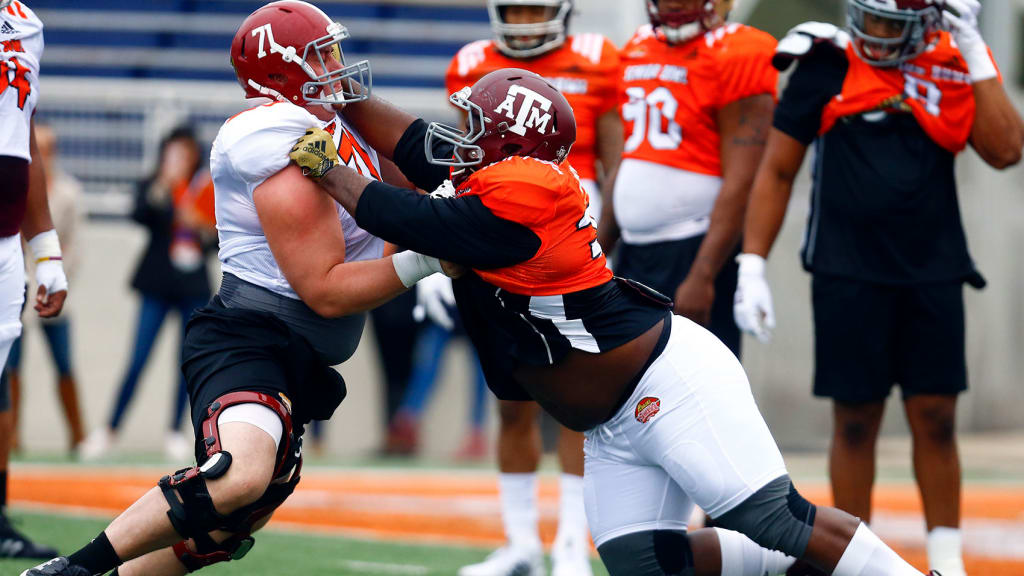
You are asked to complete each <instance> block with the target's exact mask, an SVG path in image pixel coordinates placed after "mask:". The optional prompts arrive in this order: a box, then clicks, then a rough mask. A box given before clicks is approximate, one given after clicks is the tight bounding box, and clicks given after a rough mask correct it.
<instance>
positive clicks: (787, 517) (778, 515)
mask: <svg viewBox="0 0 1024 576" xmlns="http://www.w3.org/2000/svg"><path fill="white" fill-rule="evenodd" d="M816 511H817V509H816V508H815V506H814V504H811V503H810V502H808V501H807V500H805V499H804V497H803V496H801V495H800V493H799V492H797V491H796V488H794V487H793V482H792V481H791V480H790V478H789V476H788V475H786V476H781V477H779V478H776V479H775V480H773V481H771V482H769V483H768V484H767V485H766V486H765V487H764V488H761V489H760V490H758V491H757V492H755V493H754V494H752V495H751V496H750V497H749V498H747V499H746V500H744V501H743V502H741V503H740V504H739V505H737V506H736V507H735V508H733V509H732V510H729V511H728V512H726V513H724V514H720V515H719V516H717V517H716V518H715V522H716V525H717V526H720V527H722V528H727V529H729V530H735V531H736V532H741V533H743V534H745V535H746V536H747V537H748V538H750V539H751V540H753V541H754V542H756V543H758V544H759V545H761V546H763V547H765V548H768V549H771V550H779V551H781V552H784V553H786V554H788V555H790V556H793V557H795V558H801V557H803V555H804V552H805V551H806V550H807V543H808V541H810V539H811V531H812V530H813V529H814V516H815V513H816Z"/></svg>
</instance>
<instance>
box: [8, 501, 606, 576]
mask: <svg viewBox="0 0 1024 576" xmlns="http://www.w3.org/2000/svg"><path fill="white" fill-rule="evenodd" d="M11 517H12V519H13V520H14V522H15V525H16V526H17V527H18V529H20V530H22V531H23V532H25V533H26V534H29V535H30V536H31V537H32V538H33V539H35V540H38V541H39V542H41V543H42V542H45V543H46V544H51V545H54V546H57V548H58V549H60V551H61V553H64V554H67V553H70V552H72V551H74V550H75V549H76V548H77V547H78V546H80V545H81V544H82V543H84V542H87V541H88V540H89V539H90V538H92V537H93V536H95V535H96V534H98V533H99V532H100V530H102V529H103V528H104V527H105V526H106V523H105V522H103V521H102V520H95V519H85V518H77V517H61V516H53V515H48V514H37V513H27V512H19V511H17V510H15V511H12V513H11ZM256 542H257V544H256V547H255V548H253V550H252V552H250V553H249V555H248V556H246V557H245V559H243V560H241V561H238V562H230V563H226V564H220V565H217V566H213V567H211V568H207V569H205V570H203V571H202V574H210V575H213V576H216V575H218V574H219V575H221V576H271V575H273V576H283V575H288V576H294V575H331V576H367V575H380V576H442V575H452V574H455V572H456V571H457V570H458V569H459V567H460V566H463V565H465V564H469V563H471V562H475V561H478V560H480V559H482V558H483V557H484V556H486V555H487V552H488V551H487V550H484V549H480V548H450V547H438V546H420V545H409V544H394V543H383V542H368V541H362V540H351V539H347V538H335V537H331V536H319V535H317V536H312V535H305V534H296V533H290V532H276V531H273V530H268V531H265V532H260V533H259V534H257V535H256ZM37 563H38V562H37V561H15V560H0V576H9V575H13V576H17V575H18V574H20V573H21V571H22V570H25V569H26V568H30V567H32V566H34V565H35V564H37ZM593 565H594V574H595V575H607V574H608V573H607V572H606V571H605V570H604V568H603V567H602V566H601V565H600V562H597V561H594V562H593Z"/></svg>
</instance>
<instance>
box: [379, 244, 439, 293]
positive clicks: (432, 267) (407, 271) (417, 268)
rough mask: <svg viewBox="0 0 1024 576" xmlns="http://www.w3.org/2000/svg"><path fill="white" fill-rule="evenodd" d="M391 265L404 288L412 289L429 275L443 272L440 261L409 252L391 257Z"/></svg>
mask: <svg viewBox="0 0 1024 576" xmlns="http://www.w3.org/2000/svg"><path fill="white" fill-rule="evenodd" d="M391 264H392V265H393V266H394V267H395V273H396V274H398V279H399V280H401V281H402V285H404V286H405V287H406V288H412V287H413V286H415V285H416V283H417V282H419V281H420V280H423V279H424V278H426V277H427V276H430V275H431V274H435V273H437V272H443V270H442V269H441V261H440V260H438V259H437V258H434V257H432V256H424V255H423V254H420V253H418V252H413V251H411V250H407V251H405V252H399V253H398V254H395V255H394V256H392V257H391Z"/></svg>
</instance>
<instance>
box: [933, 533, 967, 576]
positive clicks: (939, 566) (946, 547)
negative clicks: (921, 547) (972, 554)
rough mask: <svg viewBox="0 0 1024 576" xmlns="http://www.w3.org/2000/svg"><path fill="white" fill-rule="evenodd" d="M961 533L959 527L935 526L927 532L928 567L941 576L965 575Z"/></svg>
mask: <svg viewBox="0 0 1024 576" xmlns="http://www.w3.org/2000/svg"><path fill="white" fill-rule="evenodd" d="M963 548H964V544H963V535H962V534H961V532H960V529H959V528H948V527H946V526H937V527H935V528H933V529H932V531H931V532H929V533H928V568H930V569H932V570H935V571H936V572H941V573H942V576H965V575H966V574H967V571H966V570H965V569H964V552H963Z"/></svg>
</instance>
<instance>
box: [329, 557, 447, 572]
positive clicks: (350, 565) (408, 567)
mask: <svg viewBox="0 0 1024 576" xmlns="http://www.w3.org/2000/svg"><path fill="white" fill-rule="evenodd" d="M338 566H339V567H341V568H345V569H346V570H351V571H353V572H363V573H366V574H403V575H404V574H409V575H410V576H417V575H419V574H428V573H429V572H430V569H429V568H427V567H426V566H420V565H418V564H388V563H385V562H364V561H362V560H341V561H339V562H338Z"/></svg>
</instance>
